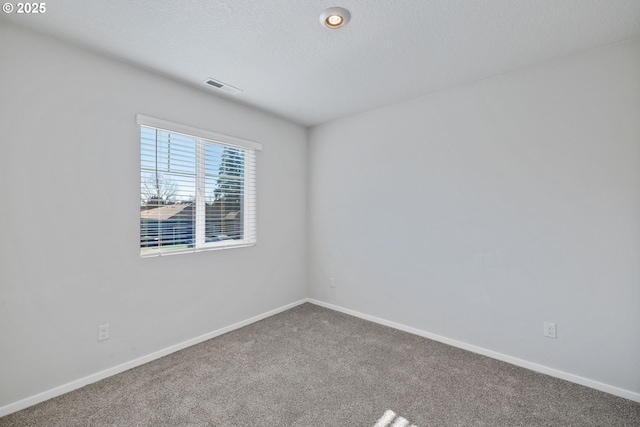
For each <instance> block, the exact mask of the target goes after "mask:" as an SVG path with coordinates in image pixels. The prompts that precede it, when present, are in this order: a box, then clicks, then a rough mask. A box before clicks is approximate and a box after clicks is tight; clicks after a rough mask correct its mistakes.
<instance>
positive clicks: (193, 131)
mask: <svg viewBox="0 0 640 427" xmlns="http://www.w3.org/2000/svg"><path fill="white" fill-rule="evenodd" d="M136 123H137V124H139V125H141V126H147V127H152V128H158V129H162V130H166V131H169V132H174V133H180V134H183V135H186V136H192V137H193V136H195V137H197V138H203V139H207V140H209V141H217V142H222V143H224V144H229V145H235V146H236V147H240V148H251V149H254V150H262V144H260V143H259V142H255V141H249V140H248V139H242V138H238V137H235V136H230V135H224V134H221V133H217V132H212V131H210V130H205V129H199V128H196V127H193V126H189V125H182V124H180V123H174V122H170V121H168V120H163V119H157V118H155V117H149V116H145V115H142V114H136Z"/></svg>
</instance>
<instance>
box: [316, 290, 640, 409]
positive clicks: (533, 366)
mask: <svg viewBox="0 0 640 427" xmlns="http://www.w3.org/2000/svg"><path fill="white" fill-rule="evenodd" d="M307 301H308V302H310V303H312V304H316V305H319V306H321V307H325V308H328V309H331V310H335V311H339V312H341V313H345V314H349V315H351V316H355V317H359V318H361V319H364V320H369V321H371V322H374V323H379V324H381V325H385V326H389V327H391V328H394V329H398V330H401V331H405V332H409V333H411V334H414V335H418V336H421V337H425V338H429V339H431V340H434V341H439V342H441V343H444V344H448V345H451V346H453V347H458V348H461V349H463V350H469V351H471V352H473V353H478V354H481V355H483V356H487V357H491V358H492V359H497V360H501V361H503V362H507V363H510V364H512V365H516V366H520V367H522V368H526V369H529V370H531V371H535V372H540V373H542V374H546V375H549V376H552V377H556V378H560V379H563V380H566V381H569V382H572V383H576V384H580V385H583V386H586V387H590V388H593V389H596V390H600V391H603V392H605V393H609V394H613V395H614V396H619V397H624V398H625V399H629V400H633V401H634V402H640V393H636V392H633V391H630V390H625V389H622V388H619V387H615V386H612V385H609V384H604V383H601V382H599V381H594V380H591V379H589V378H584V377H581V376H579V375H574V374H570V373H568V372H564V371H560V370H558V369H554V368H549V367H547V366H544V365H539V364H537V363H533V362H529V361H527V360H523V359H518V358H517V357H512V356H508V355H506V354H502V353H498V352H496V351H492V350H488V349H486V348H482V347H478V346H475V345H472V344H467V343H465V342H462V341H457V340H453V339H451V338H447V337H443V336H441V335H437V334H433V333H431V332H426V331H423V330H420V329H416V328H413V327H411V326H406V325H402V324H400V323H396V322H391V321H389V320H385V319H381V318H379V317H375V316H370V315H368V314H364V313H360V312H358V311H355V310H350V309H348V308H344V307H340V306H337V305H334V304H329V303H326V302H323V301H318V300H316V299H313V298H307Z"/></svg>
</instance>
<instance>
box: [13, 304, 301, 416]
mask: <svg viewBox="0 0 640 427" xmlns="http://www.w3.org/2000/svg"><path fill="white" fill-rule="evenodd" d="M305 302H307V298H305V299H302V300H299V301H296V302H292V303H291V304H287V305H284V306H282V307H279V308H276V309H273V310H270V311H267V312H266V313H262V314H259V315H257V316H254V317H251V318H249V319H246V320H242V321H240V322H237V323H234V324H232V325H229V326H226V327H224V328H220V329H218V330H215V331H213V332H209V333H206V334H204V335H200V336H199V337H195V338H192V339H190V340H187V341H184V342H181V343H179V344H175V345H172V346H170V347H167V348H164V349H162V350H158V351H155V352H153V353H150V354H147V355H146V356H142V357H139V358H137V359H134V360H131V361H129V362H125V363H122V364H120V365H117V366H114V367H112V368H108V369H105V370H103V371H100V372H96V373H95V374H91V375H88V376H86V377H84V378H80V379H78V380H75V381H71V382H70V383H67V384H63V385H61V386H58V387H55V388H52V389H50V390H47V391H44V392H42V393H38V394H36V395H34V396H30V397H27V398H25V399H22V400H18V401H17V402H13V403H10V404H8V405H5V406H2V407H0V417H4V416H5V415H9V414H12V413H14V412H17V411H20V410H22V409H25V408H28V407H30V406H33V405H36V404H38V403H40V402H44V401H45V400H49V399H53V398H54V397H58V396H61V395H63V394H65V393H69V392H70V391H73V390H76V389H79V388H80V387H84V386H85V385H88V384H92V383H95V382H97V381H100V380H103V379H105V378H108V377H111V376H113V375H116V374H119V373H121V372H124V371H127V370H129V369H131V368H135V367H137V366H140V365H144V364H145V363H149V362H152V361H154V360H156V359H159V358H161V357H164V356H167V355H169V354H171V353H175V352H176V351H180V350H183V349H185V348H187V347H191V346H192V345H196V344H200V343H201V342H204V341H207V340H210V339H211V338H215V337H217V336H220V335H222V334H226V333H227V332H231V331H234V330H236V329H239V328H242V327H244V326H247V325H250V324H252V323H255V322H257V321H259V320H262V319H266V318H267V317H271V316H273V315H275V314H278V313H281V312H283V311H286V310H289V309H291V308H293V307H296V306H298V305H300V304H304V303H305Z"/></svg>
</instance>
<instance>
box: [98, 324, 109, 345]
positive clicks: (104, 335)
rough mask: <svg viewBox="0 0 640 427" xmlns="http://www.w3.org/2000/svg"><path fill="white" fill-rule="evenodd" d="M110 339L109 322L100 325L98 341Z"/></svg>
mask: <svg viewBox="0 0 640 427" xmlns="http://www.w3.org/2000/svg"><path fill="white" fill-rule="evenodd" d="M108 339H109V324H108V323H105V324H104V325H98V341H104V340H108Z"/></svg>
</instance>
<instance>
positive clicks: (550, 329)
mask: <svg viewBox="0 0 640 427" xmlns="http://www.w3.org/2000/svg"><path fill="white" fill-rule="evenodd" d="M544 336H545V337H548V338H558V335H557V334H556V324H555V323H551V322H544Z"/></svg>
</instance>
